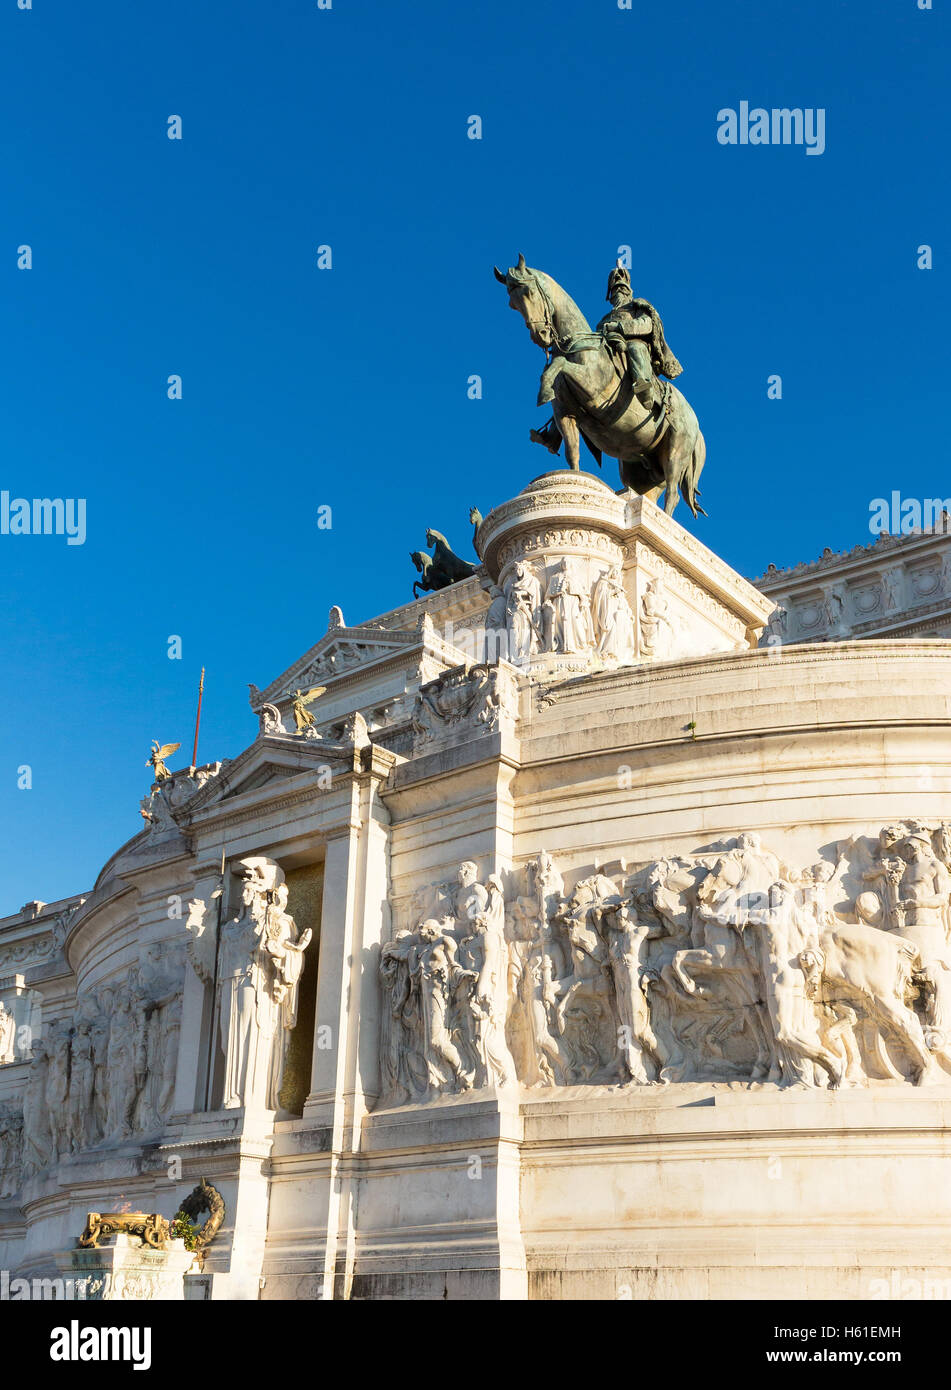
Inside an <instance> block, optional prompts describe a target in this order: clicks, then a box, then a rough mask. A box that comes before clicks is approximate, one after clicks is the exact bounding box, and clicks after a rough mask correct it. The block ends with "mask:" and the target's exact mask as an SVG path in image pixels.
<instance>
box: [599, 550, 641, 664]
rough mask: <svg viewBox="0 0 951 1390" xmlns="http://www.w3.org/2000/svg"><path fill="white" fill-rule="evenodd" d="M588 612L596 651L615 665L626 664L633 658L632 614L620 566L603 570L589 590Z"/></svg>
mask: <svg viewBox="0 0 951 1390" xmlns="http://www.w3.org/2000/svg"><path fill="white" fill-rule="evenodd" d="M591 615H592V617H593V619H594V633H595V637H596V639H597V643H598V654H599V655H600V656H601V657H602V658H603V659H604V660H605V661H609V662H614V663H616V664H617V665H618V666H629V665H630V664H631V663H632V662H633V661H634V660H635V658H636V654H637V646H636V639H635V633H634V614H633V613H632V612H631V605H630V603H628V599H627V594H626V593H625V592H624V584H623V582H622V579H621V567H620V565H614V566H613V567H612V568H611V569H609V570H605V572H604V573H603V574H602V575H601V576H600V578H599V579H598V581H597V583H596V584H595V586H594V589H593V590H592V592H591Z"/></svg>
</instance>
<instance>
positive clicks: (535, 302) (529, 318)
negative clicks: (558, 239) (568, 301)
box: [493, 252, 556, 352]
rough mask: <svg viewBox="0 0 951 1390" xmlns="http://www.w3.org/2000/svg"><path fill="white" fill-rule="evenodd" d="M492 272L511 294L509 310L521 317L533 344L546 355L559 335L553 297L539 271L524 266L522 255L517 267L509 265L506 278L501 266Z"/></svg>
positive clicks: (495, 267)
mask: <svg viewBox="0 0 951 1390" xmlns="http://www.w3.org/2000/svg"><path fill="white" fill-rule="evenodd" d="M493 269H494V271H495V278H496V280H498V282H499V284H500V285H504V286H505V288H506V289H507V290H508V292H509V308H510V309H515V310H516V311H517V312H518V313H520V314H521V316H522V318H523V319H524V320H525V324H526V326H527V328H528V331H529V334H530V335H531V339H532V342H533V343H537V345H538V346H539V347H540V348H544V349H545V350H546V352H547V351H548V350H549V349H550V348H552V347H554V345H555V336H556V335H555V326H554V323H553V321H552V312H553V311H552V302H551V297H550V295H549V294H548V292H547V290H546V289H545V287H544V285H543V283H542V281H541V280H540V279H539V272H538V271H537V270H533V269H532V267H531V266H530V265H526V264H525V257H524V256H523V255H522V254H521V252H519V257H518V265H515V266H510V267H509V269H508V270H507V271H506V273H505V274H504V275H503V274H502V272H501V270H499V268H498V266H494V267H493ZM545 278H546V279H547V277H545Z"/></svg>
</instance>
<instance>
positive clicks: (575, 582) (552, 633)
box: [542, 555, 593, 653]
mask: <svg viewBox="0 0 951 1390" xmlns="http://www.w3.org/2000/svg"><path fill="white" fill-rule="evenodd" d="M542 621H543V625H544V632H545V648H546V650H547V651H550V652H571V653H574V652H586V651H589V650H590V649H591V647H592V645H593V638H592V632H591V614H590V609H589V606H588V594H587V591H586V589H585V587H584V586H583V584H582V583H581V581H580V580H579V579H578V577H577V575H576V574H575V571H574V567H573V566H572V563H571V560H570V559H569V557H568V556H567V555H566V556H564V557H563V558H562V560H561V561H560V562H559V564H558V565H557V567H556V569H555V572H554V574H553V575H552V576H551V578H550V579H549V581H548V587H547V589H546V590H545V601H544V604H543V605H542Z"/></svg>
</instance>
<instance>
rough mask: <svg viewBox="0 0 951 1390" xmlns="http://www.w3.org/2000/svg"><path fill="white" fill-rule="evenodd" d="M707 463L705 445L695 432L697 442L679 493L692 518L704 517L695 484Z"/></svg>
mask: <svg viewBox="0 0 951 1390" xmlns="http://www.w3.org/2000/svg"><path fill="white" fill-rule="evenodd" d="M706 461H707V444H706V440H705V439H704V437H703V435H702V434H701V433H700V431H699V430H698V431H697V442H696V443H695V444H694V446H693V453H692V454H691V455H690V463H689V464H688V465H687V467H686V468H685V469H684V475H683V477H682V478H681V480H680V492H681V495H682V497H683V499H684V501H685V502H686V504H687V506H688V507H689V508H690V510H691V511H692V512H693V514H694V516H697V515H698V514H700V515H701V516H706V512H705V511H704V510H703V508H702V507H701V505H700V503H699V502H698V501H697V498H698V497H699V496H700V489H699V488H698V487H697V483H698V482H699V480H700V474H701V473H702V472H703V465H704V464H705V463H706Z"/></svg>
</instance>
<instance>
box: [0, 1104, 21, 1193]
mask: <svg viewBox="0 0 951 1390" xmlns="http://www.w3.org/2000/svg"><path fill="white" fill-rule="evenodd" d="M22 1150H23V1114H22V1112H21V1111H19V1110H17V1109H16V1108H15V1107H14V1106H12V1105H10V1104H9V1103H7V1104H4V1105H0V1200H2V1199H3V1198H4V1197H12V1196H13V1195H14V1193H15V1192H16V1191H17V1190H18V1188H19V1186H20V1178H21V1167H22Z"/></svg>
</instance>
